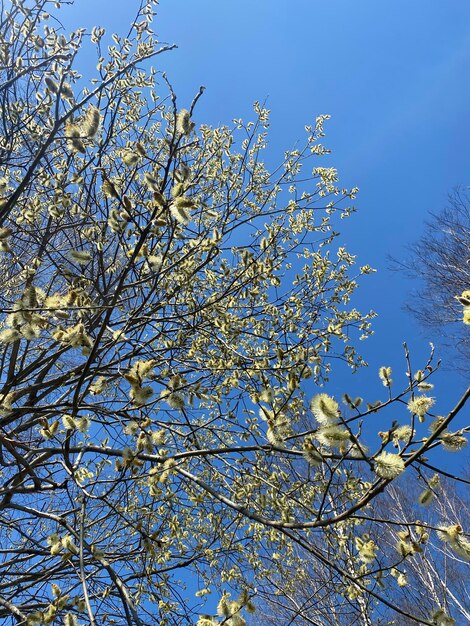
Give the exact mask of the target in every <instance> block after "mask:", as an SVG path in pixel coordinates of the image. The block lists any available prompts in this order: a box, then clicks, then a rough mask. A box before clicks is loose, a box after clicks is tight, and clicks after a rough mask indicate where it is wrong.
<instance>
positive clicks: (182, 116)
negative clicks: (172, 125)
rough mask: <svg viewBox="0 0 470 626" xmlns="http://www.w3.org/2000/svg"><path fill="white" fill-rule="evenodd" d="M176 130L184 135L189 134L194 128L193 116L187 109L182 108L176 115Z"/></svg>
mask: <svg viewBox="0 0 470 626" xmlns="http://www.w3.org/2000/svg"><path fill="white" fill-rule="evenodd" d="M176 130H177V131H178V132H179V133H181V134H182V135H189V133H190V132H191V130H192V124H191V116H190V113H189V111H188V110H187V109H181V111H180V112H179V113H178V115H177V117H176Z"/></svg>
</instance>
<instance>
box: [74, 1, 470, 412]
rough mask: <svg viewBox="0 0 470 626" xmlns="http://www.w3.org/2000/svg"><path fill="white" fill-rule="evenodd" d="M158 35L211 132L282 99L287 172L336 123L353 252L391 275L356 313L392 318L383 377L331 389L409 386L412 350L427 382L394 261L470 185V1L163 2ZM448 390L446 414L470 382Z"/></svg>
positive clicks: (165, 64) (108, 9) (418, 335)
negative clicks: (304, 146) (312, 127)
mask: <svg viewBox="0 0 470 626" xmlns="http://www.w3.org/2000/svg"><path fill="white" fill-rule="evenodd" d="M136 4H137V3H136V2H134V0H127V1H126V2H124V1H123V0H121V1H120V2H115V1H112V0H100V1H99V2H97V1H96V0H93V1H92V0H79V2H78V3H77V4H76V6H75V7H74V8H73V9H72V11H73V16H74V17H73V19H71V23H73V24H74V25H86V26H88V27H90V26H91V25H93V24H100V25H106V26H107V27H108V28H109V29H113V30H115V31H117V32H121V33H124V32H125V27H126V25H127V24H128V23H129V19H130V17H131V16H132V15H133V13H134V11H135V6H136ZM77 9H79V10H81V15H80V17H79V18H78V19H77V13H78V11H77ZM77 21H78V22H80V24H78V23H77ZM155 31H156V33H157V34H158V35H159V38H160V39H161V40H162V41H166V42H169V43H176V44H178V46H179V48H178V50H176V51H174V52H171V53H169V54H166V55H164V56H160V57H158V59H157V61H158V64H161V66H160V67H158V69H164V70H165V71H166V72H167V74H168V76H169V78H170V80H171V82H172V83H173V85H174V87H175V90H176V92H177V94H178V96H179V105H180V106H188V105H189V104H190V102H191V100H192V97H193V96H194V94H195V93H196V91H197V89H198V87H199V86H200V85H201V84H203V85H205V86H206V88H207V89H206V92H205V94H204V97H203V99H202V100H201V101H200V104H199V106H198V111H197V116H196V117H197V121H198V122H205V123H208V124H219V123H230V122H231V120H232V119H233V118H234V117H244V118H249V117H250V114H251V104H252V102H253V101H254V100H255V99H257V100H261V101H262V100H264V99H265V98H266V97H267V98H268V105H267V106H268V108H270V109H271V110H272V125H271V135H270V151H271V154H272V155H273V162H274V161H275V160H276V157H277V156H279V157H281V156H282V152H283V149H284V148H287V147H290V146H292V144H294V143H295V141H296V140H297V139H299V138H302V137H303V133H304V130H303V128H304V125H305V124H307V123H310V122H312V121H313V120H314V118H315V117H316V115H318V114H320V113H328V114H330V115H331V116H332V119H331V121H330V122H329V124H328V126H327V133H328V134H327V137H326V141H325V143H326V145H328V146H329V147H330V148H331V149H332V151H333V156H332V159H331V161H332V164H334V165H335V166H336V167H337V168H338V169H339V172H340V176H341V181H342V182H343V183H344V185H345V186H354V185H357V186H358V187H359V188H360V190H361V191H360V194H359V196H358V199H357V202H356V204H357V207H358V213H357V214H356V215H355V216H354V217H353V218H351V219H350V220H347V221H346V222H344V223H343V240H344V241H345V242H346V243H347V246H348V248H349V250H350V251H351V252H353V253H356V254H358V256H359V259H360V262H361V263H370V264H371V265H373V266H374V267H376V268H378V270H379V271H378V273H377V274H376V275H375V276H373V277H369V278H367V279H365V280H364V281H363V286H362V288H361V289H360V291H359V294H358V298H357V301H356V304H357V306H358V307H359V308H362V309H363V310H368V309H370V308H373V309H375V310H376V311H377V312H378V314H379V317H378V318H377V320H376V321H375V324H374V327H375V329H376V335H375V337H374V338H373V339H371V340H369V341H368V342H365V343H364V344H363V346H362V349H363V354H364V355H365V357H366V359H367V360H368V361H369V363H370V365H371V369H372V371H370V372H365V373H360V374H359V375H357V377H356V379H355V380H354V379H353V380H351V379H350V377H349V375H347V374H343V373H341V374H339V373H338V375H337V376H336V377H334V378H333V380H332V383H331V387H330V389H329V390H330V391H331V392H333V393H339V392H342V391H344V390H346V389H347V390H348V391H351V393H355V392H356V391H357V392H358V393H365V391H366V389H368V388H371V383H370V380H371V378H372V379H373V380H374V383H373V385H372V388H373V389H375V390H376V391H379V390H380V388H381V387H380V384H379V383H378V382H376V371H377V368H378V367H379V366H380V365H392V366H393V367H394V369H395V371H396V375H395V376H394V379H396V380H397V383H398V381H399V380H400V378H401V375H402V374H403V372H404V360H403V350H402V348H401V346H402V342H403V341H404V340H406V341H407V342H408V343H409V345H410V348H411V350H412V357H413V361H414V363H415V366H416V369H417V368H418V366H419V365H421V362H422V359H423V358H424V355H426V354H427V351H428V342H429V341H432V340H433V337H432V336H431V335H430V334H429V332H428V333H427V334H426V333H423V332H422V331H420V329H419V328H418V326H417V325H416V323H415V322H414V321H413V320H412V319H411V318H410V317H409V316H408V315H406V314H405V313H403V311H402V310H401V307H402V305H403V303H404V302H405V300H406V292H407V290H409V289H410V284H409V283H408V282H407V281H405V280H404V279H403V277H401V276H399V275H396V274H394V273H392V272H390V271H389V270H388V269H387V263H388V262H387V255H388V254H393V255H394V256H396V257H400V256H403V255H404V254H406V245H407V243H409V242H411V241H413V240H414V239H416V238H418V237H419V235H420V233H421V232H422V226H423V221H424V219H425V218H426V213H427V211H428V210H433V211H438V210H439V209H441V208H442V207H443V205H444V204H445V201H446V196H447V193H448V192H449V191H451V189H452V188H453V187H454V186H455V185H458V184H463V185H468V184H470V177H469V146H470V125H469V117H468V113H469V111H470V84H469V80H468V77H469V75H470V2H468V0H447V1H446V2H443V1H442V0H412V1H410V0H394V1H393V2H377V0H358V1H356V2H351V0H329V1H327V0H323V1H319V0H291V2H281V1H278V0H237V1H236V2H234V1H229V0H225V1H220V0H198V1H197V2H194V1H193V0H161V2H160V9H159V17H158V18H157V20H156V23H155ZM442 356H443V358H445V354H442ZM356 381H357V382H356ZM435 382H437V383H439V384H438V385H437V389H436V391H437V395H438V396H439V395H440V396H441V397H442V398H443V399H444V400H445V401H444V402H441V403H440V405H439V407H440V410H442V411H446V410H448V409H449V408H450V407H451V406H452V405H453V403H455V401H456V400H457V397H458V394H459V393H461V392H462V390H463V388H464V386H465V381H464V380H463V379H462V378H461V377H459V376H458V375H455V374H452V373H450V372H446V373H442V374H441V375H440V377H439V379H437V380H436V381H435ZM376 391H373V393H376ZM371 399H373V398H371Z"/></svg>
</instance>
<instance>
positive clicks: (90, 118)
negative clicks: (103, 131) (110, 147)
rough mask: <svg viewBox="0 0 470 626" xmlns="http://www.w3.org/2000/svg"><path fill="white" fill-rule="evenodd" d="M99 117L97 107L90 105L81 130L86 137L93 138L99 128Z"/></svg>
mask: <svg viewBox="0 0 470 626" xmlns="http://www.w3.org/2000/svg"><path fill="white" fill-rule="evenodd" d="M100 121H101V115H100V111H99V109H98V107H96V106H94V105H91V106H90V107H89V108H88V110H87V112H86V115H85V120H84V123H83V130H84V131H85V134H86V136H87V137H90V138H93V137H95V135H96V134H97V132H98V130H99V127H100Z"/></svg>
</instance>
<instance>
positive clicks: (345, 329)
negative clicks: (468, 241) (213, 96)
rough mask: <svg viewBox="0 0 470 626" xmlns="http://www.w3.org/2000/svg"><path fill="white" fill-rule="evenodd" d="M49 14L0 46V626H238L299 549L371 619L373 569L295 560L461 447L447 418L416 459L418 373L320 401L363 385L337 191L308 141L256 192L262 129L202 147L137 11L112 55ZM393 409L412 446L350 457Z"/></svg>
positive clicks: (260, 118) (315, 552)
mask: <svg viewBox="0 0 470 626" xmlns="http://www.w3.org/2000/svg"><path fill="white" fill-rule="evenodd" d="M48 5H49V3H48V2H46V1H42V0H37V1H33V0H32V1H31V2H27V1H22V0H16V1H15V2H14V3H13V4H12V6H11V7H10V8H9V9H8V10H4V11H3V14H2V22H1V25H0V30H1V32H0V51H1V55H2V86H1V87H0V90H1V94H2V98H3V105H4V106H3V113H2V115H3V124H2V128H1V133H2V136H1V151H2V152H1V159H2V200H1V219H2V229H1V231H0V242H1V251H2V256H1V269H2V284H1V287H0V294H1V295H0V297H1V311H2V318H1V324H2V328H1V331H0V342H1V359H2V368H1V390H0V417H1V421H0V427H1V429H0V443H1V448H0V465H1V488H0V497H1V504H0V511H1V513H0V527H1V536H2V547H1V551H0V559H1V561H0V572H1V580H0V617H1V619H2V623H3V624H10V623H11V624H26V625H27V626H30V625H33V624H53V623H64V624H65V625H66V626H73V625H75V624H78V623H80V624H83V623H86V624H91V625H97V624H100V625H102V624H128V625H131V624H133V625H137V626H143V625H144V624H145V625H147V624H149V625H150V624H161V625H165V624H169V625H177V624H178V625H182V624H194V623H195V622H198V623H199V624H200V626H203V625H205V626H207V625H208V624H216V623H224V624H227V625H229V624H231V625H232V626H237V625H240V624H243V623H245V617H243V616H244V615H246V614H247V612H249V611H252V610H254V608H255V605H256V586H257V585H258V584H259V583H260V582H261V581H263V580H265V579H266V578H267V577H268V576H270V575H272V574H273V572H279V571H281V570H282V567H281V566H284V565H285V563H287V562H289V561H290V562H293V563H294V562H296V558H297V557H296V551H295V546H296V545H301V546H303V547H304V548H305V549H307V550H308V551H309V554H310V555H311V558H313V559H314V560H315V562H318V563H320V564H322V566H324V567H327V568H329V569H330V570H331V571H332V572H334V574H335V576H336V577H337V578H338V580H340V581H342V583H347V584H346V589H348V591H347V593H352V592H351V589H352V590H353V591H354V592H355V593H357V594H359V595H364V596H368V597H369V596H370V597H372V598H374V601H377V602H385V603H387V604H389V605H390V604H391V605H392V606H394V605H393V603H391V602H390V600H387V598H386V596H385V595H384V594H382V593H381V592H380V591H378V590H377V588H376V583H375V582H374V581H375V580H376V578H377V576H378V574H377V572H376V571H375V569H374V566H373V563H374V562H375V561H374V559H375V556H374V555H375V554H376V552H375V547H373V546H372V545H370V544H368V545H369V548H368V549H369V552H370V554H371V556H370V558H369V559H368V560H367V561H364V557H361V556H360V555H361V554H362V553H361V548H360V547H359V552H358V554H359V556H357V554H356V557H355V559H354V560H353V561H351V567H349V566H348V568H344V567H343V566H342V565H341V563H340V561H339V560H338V559H337V558H333V557H332V555H331V554H329V551H328V550H326V549H324V548H323V547H320V548H319V547H317V543H316V541H314V539H316V537H318V536H326V533H328V532H329V529H334V528H336V529H338V528H341V527H342V526H345V525H346V526H347V529H348V530H347V532H349V533H351V532H353V533H356V532H358V533H360V532H361V529H360V523H361V520H362V515H363V512H364V511H365V510H366V509H367V510H369V508H370V507H371V506H372V505H373V502H374V499H375V498H376V496H377V495H379V494H380V493H381V492H382V491H383V490H384V488H385V487H386V486H387V485H388V483H389V482H390V481H392V480H393V479H394V478H395V477H397V476H398V475H400V474H401V473H402V472H403V471H404V470H405V469H406V468H407V467H412V466H417V465H419V463H420V462H421V460H422V457H423V455H424V454H428V453H429V451H430V450H432V449H433V448H436V447H439V446H440V445H441V444H445V443H446V442H447V444H448V445H449V446H454V447H461V446H463V445H464V443H465V439H464V437H463V435H462V434H460V433H452V432H451V431H450V430H449V427H450V424H451V421H452V419H453V418H454V417H455V415H456V414H457V413H458V412H459V410H460V409H461V407H462V406H463V403H464V401H465V399H466V396H465V397H464V398H463V399H462V400H461V401H460V402H459V403H458V404H457V405H456V407H455V408H454V409H453V410H452V411H451V412H450V413H449V414H448V415H447V416H446V417H445V418H439V419H438V421H437V422H435V425H434V429H433V432H432V434H431V436H425V435H424V434H423V433H424V432H425V431H424V430H423V429H422V428H421V429H420V428H418V427H419V426H420V423H421V422H422V421H423V420H424V417H425V414H426V412H427V411H428V410H430V409H431V407H432V402H433V400H432V398H430V397H428V396H426V395H423V394H420V393H419V392H418V395H417V396H416V395H415V394H416V392H417V390H418V388H422V387H423V386H426V385H427V383H426V379H427V378H428V376H429V374H430V373H431V370H432V365H431V364H428V366H427V368H426V369H423V371H422V372H421V373H418V374H417V375H416V376H415V377H414V378H413V376H412V375H411V373H410V375H409V378H408V380H407V381H405V387H404V389H403V390H402V391H401V392H400V393H397V394H395V395H392V394H391V393H390V394H388V395H387V397H386V398H385V399H384V400H383V402H379V403H377V402H375V403H373V404H371V405H370V406H368V407H366V408H361V403H360V399H355V400H353V399H351V398H350V397H349V396H346V398H345V401H346V403H347V406H346V407H345V408H344V410H340V408H339V404H338V403H337V401H336V400H334V399H333V398H331V397H330V396H328V395H326V394H325V393H321V390H319V389H317V387H319V386H320V385H323V384H325V383H326V381H327V379H328V375H329V372H330V363H331V362H332V360H333V359H342V360H344V361H346V362H347V363H348V364H349V365H350V366H351V367H352V368H357V367H359V366H361V365H363V361H362V359H361V357H360V356H359V355H358V354H357V353H356V351H355V349H354V343H355V340H356V338H358V337H366V336H367V335H368V334H369V332H370V330H369V324H370V318H371V317H372V314H371V313H367V314H362V313H360V312H359V311H357V310H356V309H355V308H353V307H352V306H351V304H350V298H351V295H352V293H353V292H354V290H355V288H356V286H357V281H356V279H357V276H359V275H360V274H367V273H369V272H370V271H371V269H370V268H369V267H368V266H364V267H362V268H357V267H356V266H355V259H354V257H353V256H352V255H351V254H349V253H348V252H347V251H346V250H345V248H344V247H342V246H340V245H339V244H338V243H337V231H336V228H337V227H336V224H337V221H338V218H345V217H348V216H349V215H350V213H351V211H352V208H351V207H350V206H349V204H350V201H351V200H352V199H353V198H354V195H355V193H356V191H357V190H356V189H352V190H346V189H342V188H341V187H339V186H338V181H337V173H336V171H335V170H334V169H333V168H331V167H322V166H321V163H322V161H321V159H322V157H323V156H324V155H325V154H326V152H327V150H326V148H324V147H323V145H322V144H321V141H322V137H323V135H324V132H323V127H324V123H325V121H326V119H327V118H326V116H321V117H318V118H317V120H316V122H315V123H314V124H313V125H312V126H308V127H307V128H306V140H305V145H304V147H303V148H302V149H295V150H290V151H288V152H286V153H285V156H284V159H283V160H282V161H281V162H280V164H279V167H278V168H277V169H275V170H274V171H269V170H268V169H267V168H266V167H265V165H264V164H263V152H264V151H265V149H266V143H267V134H266V131H267V127H268V111H267V110H265V109H264V108H263V107H261V106H260V105H258V104H256V105H255V107H254V108H255V116H254V117H255V120H254V121H253V122H249V123H246V124H245V123H243V122H242V121H241V120H236V121H235V122H234V124H233V126H231V127H226V126H223V127H220V128H212V127H210V126H207V125H201V124H198V125H196V115H197V110H196V105H197V104H198V101H199V96H200V95H201V94H202V90H201V91H200V92H199V94H197V95H196V97H195V98H194V101H193V102H192V103H191V104H189V105H187V107H186V108H184V107H182V106H179V105H178V104H177V100H176V96H175V94H174V93H173V91H172V88H171V85H170V83H169V82H168V81H167V79H166V77H165V75H164V74H160V73H158V72H157V71H156V70H155V69H154V67H153V66H152V63H156V61H157V60H158V61H159V60H160V55H161V54H162V53H163V52H165V51H166V50H167V49H168V48H169V47H168V46H160V44H159V43H158V41H156V40H155V38H154V36H153V34H152V31H151V28H150V27H151V22H152V18H153V6H152V3H144V4H143V5H142V6H141V7H140V9H139V11H138V15H137V17H136V19H135V21H134V22H133V24H132V26H131V28H130V31H129V33H128V35H127V37H125V38H121V37H119V36H117V35H113V40H114V41H113V42H112V43H111V42H110V41H108V40H107V35H106V33H105V31H104V29H102V28H98V27H95V28H94V29H93V31H92V32H91V33H90V34H87V33H86V32H85V31H83V30H81V29H79V30H77V31H75V32H74V33H72V34H70V35H66V34H64V33H63V32H62V30H61V28H60V27H59V26H58V25H59V24H60V22H58V20H57V17H54V19H52V18H51V17H50V16H49V14H48V13H47V12H46V8H47V7H48ZM55 6H56V7H57V8H60V3H55ZM57 8H56V9H54V10H55V11H56V10H57ZM108 44H109V45H108ZM89 46H92V47H95V48H96V52H97V57H98V66H97V73H96V76H92V77H91V78H90V79H89V80H88V79H85V78H84V77H82V76H81V75H80V74H79V73H78V71H77V68H78V67H79V63H80V51H81V49H83V47H85V48H88V47H89ZM156 57H158V59H155V58H156ZM152 59H155V60H154V61H152ZM381 375H382V378H383V380H384V381H385V383H386V384H387V385H389V381H390V376H391V374H390V371H389V369H388V368H383V371H382V372H381ZM312 396H313V400H312V401H311V402H310V400H311V398H312ZM393 402H394V403H396V404H403V405H404V406H403V407H401V406H400V407H399V408H400V409H402V408H403V410H402V416H406V415H408V418H406V419H405V418H404V419H405V421H406V423H408V422H409V423H410V425H406V424H403V426H402V427H401V428H402V430H401V431H400V432H401V435H400V436H399V435H398V434H396V432H395V431H393V432H392V431H390V436H389V437H388V436H382V438H381V439H380V438H378V439H377V441H376V442H373V445H372V446H371V447H370V450H368V448H367V447H366V446H365V445H364V442H363V439H362V435H361V432H362V423H363V422H364V421H365V420H367V419H368V417H369V416H370V414H371V413H374V412H376V411H378V410H381V408H382V407H386V406H388V405H389V404H391V403H393ZM309 405H310V406H309ZM310 411H313V414H314V415H315V417H316V422H315V425H314V426H313V427H310V428H309V429H307V430H305V428H304V427H303V426H302V425H303V424H304V423H305V418H306V415H308V414H310ZM417 416H418V417H419V420H418V417H417ZM376 419H377V418H376V416H374V420H376ZM417 426H418V427H417ZM395 441H398V442H399V443H398V450H392V452H390V451H389V448H390V447H391V446H393V444H394V442H395ZM363 468H365V471H364V469H363ZM365 472H366V473H365ZM365 475H367V479H365V478H364V476H365ZM449 528H453V527H450V526H449ZM445 532H447V531H445V530H442V533H445ZM451 532H452V533H453V534H452V541H453V544H452V545H454V547H455V545H457V544H458V546H464V548H465V549H467V548H466V547H465V546H467V547H468V542H467V541H466V539H465V537H464V535H463V534H462V529H460V527H459V530H456V529H455V528H454V530H453V531H452V530H449V533H451ZM462 549H463V548H462ZM338 551H339V552H340V551H341V548H340V546H338ZM361 558H362V560H361ZM387 571H388V570H387ZM385 575H386V571H385V572H382V571H381V573H380V576H381V578H384V576H385ZM339 589H340V588H339ZM341 589H342V588H341ZM341 589H340V593H342V591H341ZM229 593H231V594H232V596H231V598H230V597H229ZM207 597H209V601H208V602H206V600H207ZM213 598H215V599H216V601H215V604H217V603H218V609H217V611H218V616H217V617H216V616H215V613H216V609H215V604H214V601H213ZM205 604H206V605H207V608H205V607H204V605H205ZM394 608H395V609H396V610H397V611H399V612H400V611H401V612H403V609H401V608H400V606H396V607H394ZM206 614H207V615H206ZM421 623H431V622H430V621H429V620H428V621H426V620H425V621H423V620H421Z"/></svg>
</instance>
